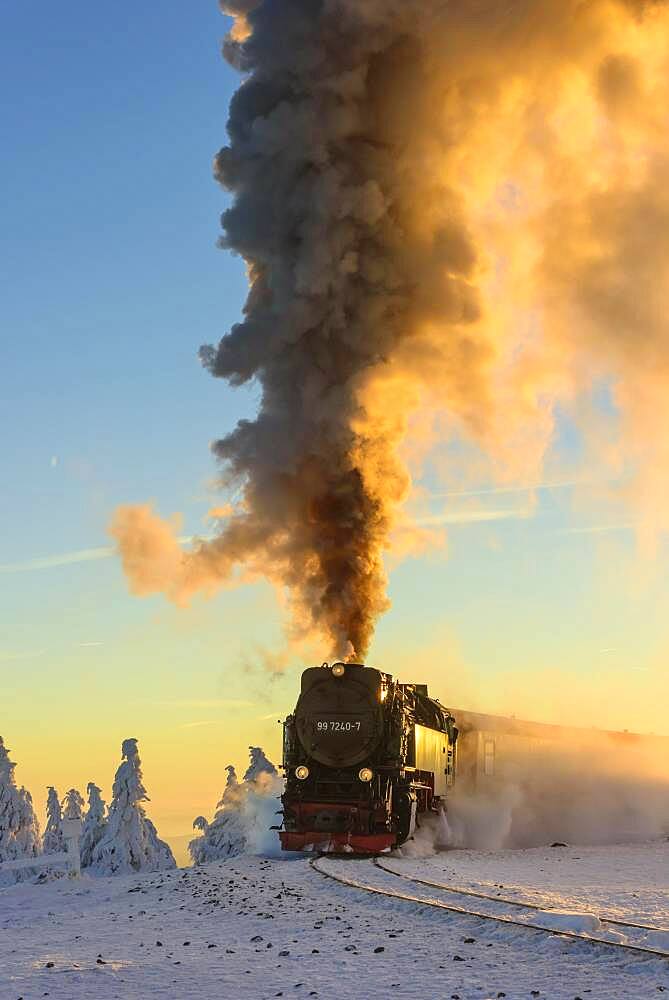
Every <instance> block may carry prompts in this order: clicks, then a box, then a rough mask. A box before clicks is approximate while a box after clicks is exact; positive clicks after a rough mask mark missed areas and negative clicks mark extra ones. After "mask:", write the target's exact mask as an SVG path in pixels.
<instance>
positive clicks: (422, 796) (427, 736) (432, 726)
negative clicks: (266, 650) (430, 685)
mask: <svg viewBox="0 0 669 1000" xmlns="http://www.w3.org/2000/svg"><path fill="white" fill-rule="evenodd" d="M456 740H457V729H456V728H455V720H454V718H453V716H452V715H451V713H450V712H449V711H448V710H447V709H446V708H444V707H443V706H442V705H440V704H439V702H438V701H435V700H434V699H432V698H429V697H428V694H427V688H426V687H425V686H424V685H421V684H400V683H398V682H397V681H395V680H393V678H392V677H391V675H390V674H386V673H384V672H383V671H381V670H375V669H373V668H372V667H366V666H364V665H363V664H360V663H334V664H332V665H329V664H327V663H324V664H323V665H322V666H321V667H311V668H309V669H307V670H305V671H304V673H303V674H302V685H301V693H300V696H299V699H298V702H297V706H296V708H295V712H294V713H293V715H289V716H288V718H287V719H286V721H285V722H284V741H283V767H284V771H285V776H286V785H285V791H284V794H283V796H282V800H281V801H282V804H283V824H282V829H281V832H280V834H279V836H280V838H281V845H282V847H283V849H284V850H286V851H302V850H318V851H342V852H346V851H352V852H355V853H366V852H368V853H377V852H379V851H383V850H387V849H389V848H392V847H396V846H399V845H400V844H402V843H403V842H404V841H405V840H406V839H407V838H408V837H410V836H411V835H412V833H413V831H414V829H415V827H416V823H417V820H418V817H419V816H420V814H421V813H426V812H428V811H437V810H438V809H439V808H441V807H442V806H443V804H444V801H445V798H446V794H447V791H448V788H449V787H450V785H451V784H452V782H453V777H454V771H455V747H456Z"/></svg>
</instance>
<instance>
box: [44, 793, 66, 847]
mask: <svg viewBox="0 0 669 1000" xmlns="http://www.w3.org/2000/svg"><path fill="white" fill-rule="evenodd" d="M42 847H43V850H44V853H45V854H60V853H61V851H64V850H65V841H64V840H63V813H62V810H61V808H60V801H59V799H58V792H57V791H56V789H55V788H54V787H53V785H49V788H48V795H47V800H46V826H45V828H44V840H43V844H42Z"/></svg>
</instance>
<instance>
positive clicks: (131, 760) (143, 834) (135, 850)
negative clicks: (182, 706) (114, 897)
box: [91, 739, 176, 875]
mask: <svg viewBox="0 0 669 1000" xmlns="http://www.w3.org/2000/svg"><path fill="white" fill-rule="evenodd" d="M121 754H122V757H123V761H122V763H121V766H120V767H119V769H118V771H117V772H116V777H115V779H114V786H113V788H112V802H111V805H110V807H109V816H108V818H107V825H106V828H105V831H104V834H103V836H102V837H101V839H100V840H99V842H98V843H97V844H96V845H95V847H94V848H93V851H92V857H91V866H92V867H93V869H94V870H95V871H97V872H98V873H100V874H102V875H114V874H117V873H124V872H133V871H134V872H139V871H157V870H159V869H164V868H175V867H176V862H175V860H174V856H173V854H172V851H171V850H170V848H169V847H168V845H167V844H166V843H165V842H164V841H162V840H160V838H159V837H158V834H157V832H156V828H155V826H154V825H153V823H152V822H151V820H150V819H149V818H148V817H147V815H146V813H145V812H144V808H143V806H142V802H148V801H149V797H148V795H147V794H146V789H145V788H144V785H143V784H142V770H141V761H140V759H139V752H138V750H137V740H134V739H130V740H124V741H123V744H122V747H121Z"/></svg>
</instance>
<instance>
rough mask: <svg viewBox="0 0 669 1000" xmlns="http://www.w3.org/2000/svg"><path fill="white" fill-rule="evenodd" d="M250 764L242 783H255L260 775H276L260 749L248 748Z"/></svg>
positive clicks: (272, 765) (275, 771) (269, 761)
mask: <svg viewBox="0 0 669 1000" xmlns="http://www.w3.org/2000/svg"><path fill="white" fill-rule="evenodd" d="M249 757H250V763H249V766H248V767H247V769H246V774H245V775H244V781H257V780H258V778H259V777H260V775H261V774H276V773H277V770H276V768H275V767H274V764H272V762H271V760H268V759H267V757H266V756H265V754H264V751H263V749H262V747H249Z"/></svg>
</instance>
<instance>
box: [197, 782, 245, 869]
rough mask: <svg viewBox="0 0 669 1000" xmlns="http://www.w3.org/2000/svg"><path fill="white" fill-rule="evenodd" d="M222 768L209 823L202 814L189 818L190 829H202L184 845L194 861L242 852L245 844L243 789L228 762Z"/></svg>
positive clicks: (215, 858)
mask: <svg viewBox="0 0 669 1000" xmlns="http://www.w3.org/2000/svg"><path fill="white" fill-rule="evenodd" d="M225 770H226V771H227V772H228V776H227V779H226V783H225V789H224V791H223V795H222V796H221V799H220V801H219V802H217V804H216V812H215V814H214V818H213V819H212V821H211V823H207V821H206V819H205V818H204V816H198V817H197V819H196V820H194V822H193V829H199V830H202V836H201V837H195V839H194V840H191V842H190V844H189V845H188V850H189V852H190V856H191V858H192V859H193V861H194V862H195V864H196V865H199V864H204V863H205V862H206V861H221V860H223V859H224V858H229V857H234V856H235V855H237V854H242V853H243V852H244V849H245V847H246V836H245V831H244V823H243V819H242V804H243V800H244V789H243V787H242V786H241V785H240V784H239V782H238V781H237V775H236V773H235V769H234V767H233V766H232V764H228V766H227V767H226V769H225Z"/></svg>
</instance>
